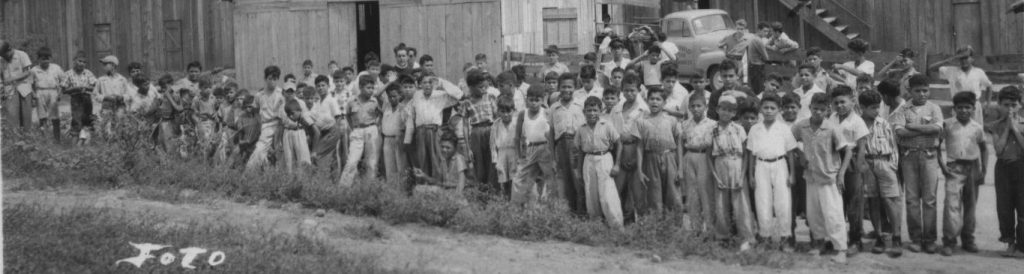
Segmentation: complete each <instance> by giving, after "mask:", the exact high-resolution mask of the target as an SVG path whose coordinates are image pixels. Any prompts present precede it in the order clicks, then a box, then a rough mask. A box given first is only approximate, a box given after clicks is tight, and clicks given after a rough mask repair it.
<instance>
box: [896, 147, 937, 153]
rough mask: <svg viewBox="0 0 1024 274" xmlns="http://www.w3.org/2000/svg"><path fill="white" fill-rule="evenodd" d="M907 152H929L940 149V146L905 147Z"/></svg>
mask: <svg viewBox="0 0 1024 274" xmlns="http://www.w3.org/2000/svg"><path fill="white" fill-rule="evenodd" d="M903 149H904V150H906V151H907V152H929V151H934V150H938V149H939V148H938V147H903Z"/></svg>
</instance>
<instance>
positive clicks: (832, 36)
mask: <svg viewBox="0 0 1024 274" xmlns="http://www.w3.org/2000/svg"><path fill="white" fill-rule="evenodd" d="M779 2H780V3H782V5H784V6H786V7H787V8H789V9H791V10H793V9H800V10H797V11H796V13H797V14H798V15H799V16H800V19H801V20H803V21H804V22H806V23H807V24H808V25H810V26H811V27H813V28H814V29H817V30H818V31H819V32H821V34H823V35H825V37H828V38H829V40H832V42H834V43H836V45H839V46H840V47H843V48H846V44H847V43H849V42H850V40H853V39H856V38H858V37H861V34H860V33H856V32H854V29H859V30H866V29H870V26H868V25H867V24H866V23H865V22H864V21H863V20H861V19H860V18H857V17H856V15H854V14H852V13H851V12H850V11H849V10H845V9H842V10H841V11H839V12H832V11H830V10H829V9H825V8H821V7H819V5H815V4H810V5H807V4H805V3H802V2H811V3H814V2H820V1H801V0H779ZM831 4H834V5H836V6H838V5H839V4H838V3H835V2H834V1H833V2H832V3H831ZM809 7H810V8H809ZM840 7H841V6H840ZM809 9H813V12H811V11H808V10H809ZM844 12H845V13H846V14H842V15H841V14H837V13H844ZM844 15H845V16H844ZM840 17H843V19H840ZM847 21H849V22H847ZM851 24H852V25H857V27H858V28H853V27H851Z"/></svg>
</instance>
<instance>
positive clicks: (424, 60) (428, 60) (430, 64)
mask: <svg viewBox="0 0 1024 274" xmlns="http://www.w3.org/2000/svg"><path fill="white" fill-rule="evenodd" d="M420 68H422V69H423V70H426V71H434V57H433V56H430V55H423V57H420Z"/></svg>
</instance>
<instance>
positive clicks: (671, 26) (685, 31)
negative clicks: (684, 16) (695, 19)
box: [665, 20, 693, 37]
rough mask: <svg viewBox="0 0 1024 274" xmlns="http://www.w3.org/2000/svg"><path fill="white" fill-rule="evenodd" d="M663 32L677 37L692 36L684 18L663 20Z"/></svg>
mask: <svg viewBox="0 0 1024 274" xmlns="http://www.w3.org/2000/svg"><path fill="white" fill-rule="evenodd" d="M665 33H666V34H668V35H669V36H679V37H690V36H693V32H692V31H690V26H689V25H687V24H686V20H667V21H665Z"/></svg>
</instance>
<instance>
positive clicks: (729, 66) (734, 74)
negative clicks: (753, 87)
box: [718, 60, 740, 89]
mask: <svg viewBox="0 0 1024 274" xmlns="http://www.w3.org/2000/svg"><path fill="white" fill-rule="evenodd" d="M718 75H719V76H721V77H722V87H723V88H724V89H731V88H734V87H737V86H739V85H740V77H739V68H738V67H736V63H734V62H733V61H731V60H725V61H722V63H721V64H720V65H718Z"/></svg>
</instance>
